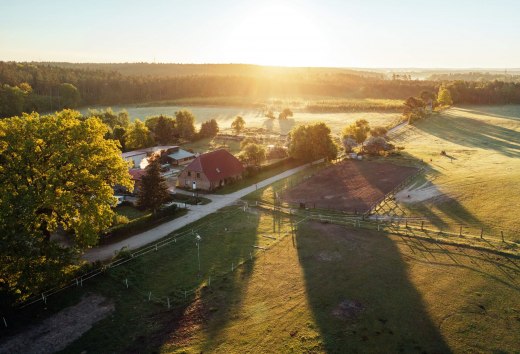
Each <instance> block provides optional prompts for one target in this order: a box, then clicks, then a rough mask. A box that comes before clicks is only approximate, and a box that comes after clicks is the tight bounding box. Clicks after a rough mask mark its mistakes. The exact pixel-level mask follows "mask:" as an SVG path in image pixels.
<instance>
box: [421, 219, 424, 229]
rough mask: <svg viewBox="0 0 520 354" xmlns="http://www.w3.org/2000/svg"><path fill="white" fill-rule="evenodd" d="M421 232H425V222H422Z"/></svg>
mask: <svg viewBox="0 0 520 354" xmlns="http://www.w3.org/2000/svg"><path fill="white" fill-rule="evenodd" d="M421 231H424V221H421Z"/></svg>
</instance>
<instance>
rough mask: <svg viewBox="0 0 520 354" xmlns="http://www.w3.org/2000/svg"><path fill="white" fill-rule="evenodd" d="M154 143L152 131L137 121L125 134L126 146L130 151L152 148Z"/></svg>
mask: <svg viewBox="0 0 520 354" xmlns="http://www.w3.org/2000/svg"><path fill="white" fill-rule="evenodd" d="M153 143H154V141H153V138H152V135H151V134H150V130H148V128H147V127H146V125H145V124H144V123H143V122H142V121H140V120H139V119H136V120H135V121H134V122H133V123H131V124H130V125H129V126H128V129H127V130H126V133H125V144H126V148H127V149H128V150H134V149H142V148H146V147H150V146H152V145H153Z"/></svg>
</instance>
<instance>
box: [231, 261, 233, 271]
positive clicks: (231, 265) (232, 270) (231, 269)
mask: <svg viewBox="0 0 520 354" xmlns="http://www.w3.org/2000/svg"><path fill="white" fill-rule="evenodd" d="M231 271H233V263H231Z"/></svg>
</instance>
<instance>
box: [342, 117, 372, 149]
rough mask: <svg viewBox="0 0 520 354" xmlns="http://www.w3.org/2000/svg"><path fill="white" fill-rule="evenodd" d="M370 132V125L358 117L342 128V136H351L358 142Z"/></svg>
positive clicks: (363, 139) (364, 138) (361, 141)
mask: <svg viewBox="0 0 520 354" xmlns="http://www.w3.org/2000/svg"><path fill="white" fill-rule="evenodd" d="M369 132H370V126H369V124H368V122H367V121H366V120H365V119H358V120H356V122H355V123H352V124H351V125H349V126H347V127H345V128H343V132H342V135H343V138H352V139H354V140H355V141H356V142H357V143H358V144H361V143H363V142H364V141H365V140H366V139H367V136H368V133H369Z"/></svg>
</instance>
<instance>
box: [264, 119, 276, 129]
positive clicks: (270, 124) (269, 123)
mask: <svg viewBox="0 0 520 354" xmlns="http://www.w3.org/2000/svg"><path fill="white" fill-rule="evenodd" d="M262 128H264V129H266V130H268V131H270V132H272V131H274V119H270V118H267V119H265V120H264V123H263V124H262Z"/></svg>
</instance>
